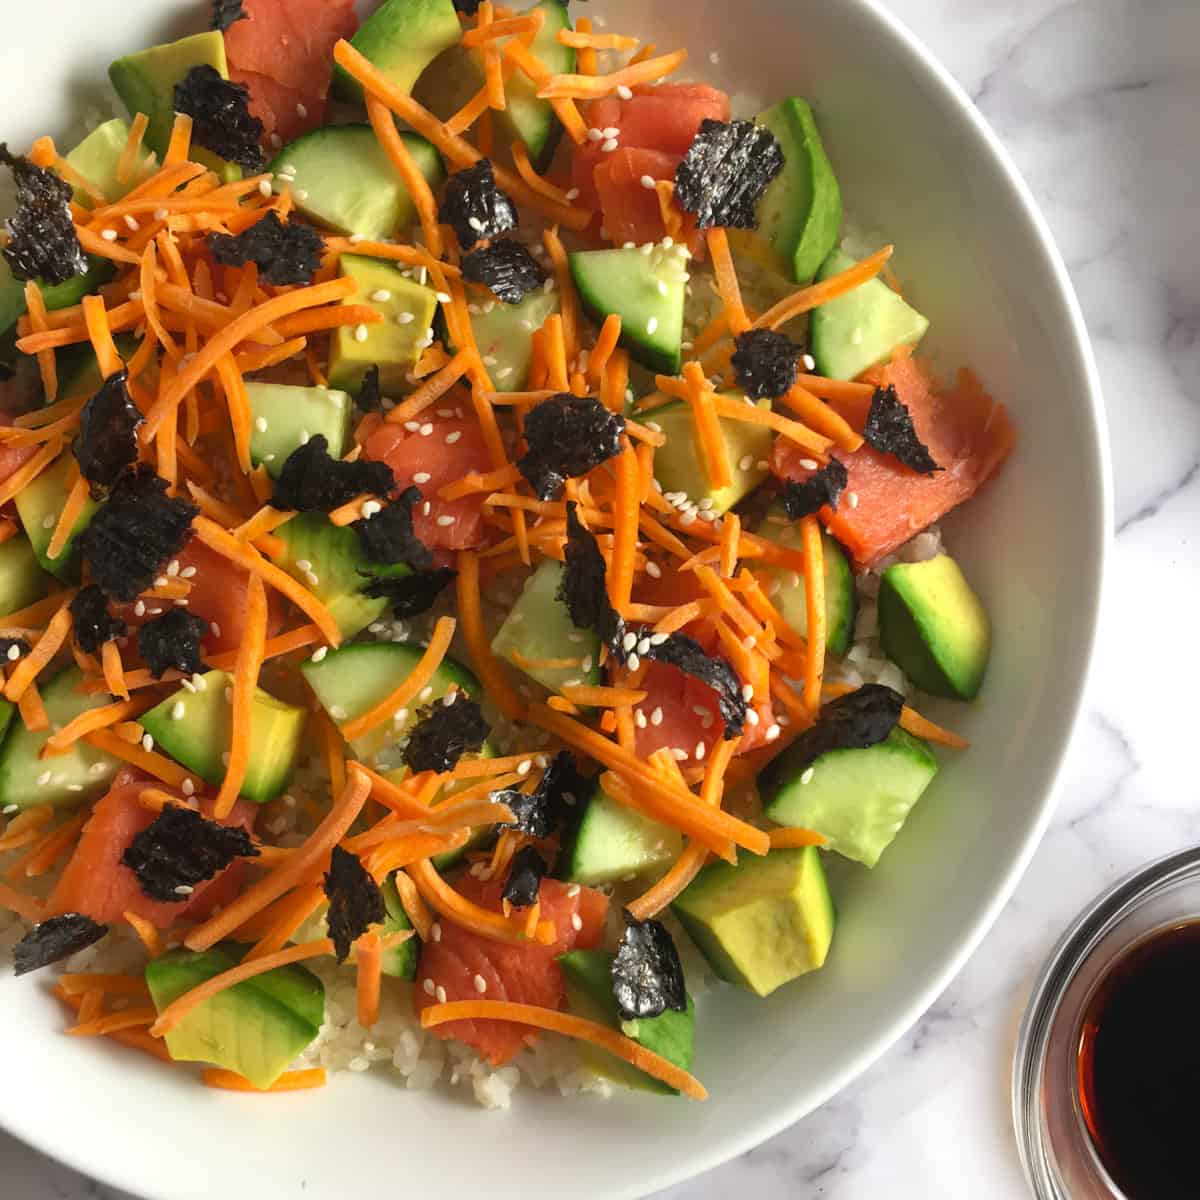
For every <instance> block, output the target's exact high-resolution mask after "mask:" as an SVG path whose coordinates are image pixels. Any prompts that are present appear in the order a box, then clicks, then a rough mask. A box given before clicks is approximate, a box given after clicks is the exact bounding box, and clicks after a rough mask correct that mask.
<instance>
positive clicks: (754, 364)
mask: <svg viewBox="0 0 1200 1200" xmlns="http://www.w3.org/2000/svg"><path fill="white" fill-rule="evenodd" d="M734 345H735V347H736V349H735V350H734V352H733V359H732V362H733V373H734V377H735V378H736V379H737V383H738V387H740V388H741V389H742V391H743V392H745V393H746V395H747V396H749V397H750V399H751V400H775V399H778V398H779V397H780V396H784V395H786V394H787V393H788V392H789V391H791V389H792V385H793V384H794V383H795V382H796V376H797V375H799V374H800V355H801V353H802V352H803V348H802V347H801V346H798V345H796V343H795V342H793V341H792V339H791V338H790V337H788V336H787V335H786V334H783V333H776V332H775V330H773V329H748V330H746V332H745V333H739V334H738V336H737V338H736V339H735V341H734Z"/></svg>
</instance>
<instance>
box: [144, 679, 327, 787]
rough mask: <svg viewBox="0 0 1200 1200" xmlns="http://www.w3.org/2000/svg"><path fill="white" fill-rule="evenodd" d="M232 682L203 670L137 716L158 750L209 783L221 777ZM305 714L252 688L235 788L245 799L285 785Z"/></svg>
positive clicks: (228, 738) (228, 733)
mask: <svg viewBox="0 0 1200 1200" xmlns="http://www.w3.org/2000/svg"><path fill="white" fill-rule="evenodd" d="M201 680H202V681H203V683H201V682H200V681H201ZM232 682H233V681H232V679H231V677H230V676H229V675H227V674H226V673H225V672H224V671H209V672H208V674H206V675H202V676H201V677H200V680H197V681H196V687H195V690H194V691H189V690H186V689H184V688H180V689H179V691H177V692H174V693H172V694H171V695H170V696H168V697H167V698H166V699H165V700H164V701H163V702H162V703H161V704H159V705H157V706H156V707H154V708H152V709H151V710H150V711H149V712H147V713H144V714H143V715H142V718H141V721H142V725H143V727H144V728H145V730H146V732H147V733H148V734H150V736H151V737H153V738H154V741H155V743H156V744H157V746H158V748H159V749H160V750H162V751H163V752H165V753H166V754H169V755H170V756H171V757H172V758H174V759H176V760H178V761H179V762H181V763H182V764H183V765H184V766H185V767H187V769H188V770H189V771H195V772H196V774H197V775H199V776H200V778H201V779H203V780H204V781H205V783H211V784H213V785H214V786H216V785H217V784H219V783H220V782H221V781H222V780H223V779H224V778H225V767H226V764H225V758H226V756H227V754H228V752H229V745H230V741H231V737H232V727H233V705H232V702H231V700H230V699H229V698H228V697H227V695H226V691H227V689H228V688H230V687H231V686H232ZM307 715H308V714H307V713H305V711H304V709H302V708H298V707H297V706H296V705H294V704H284V702H283V701H282V700H276V699H275V697H274V696H271V695H268V694H267V693H266V692H264V691H263V690H262V688H258V689H257V691H256V693H255V697H254V708H253V710H252V711H251V714H250V758H249V762H248V763H247V764H246V778H245V780H244V782H243V783H242V790H241V794H242V795H243V796H244V797H245V798H246V799H247V800H251V801H253V802H254V803H255V804H266V803H267V801H269V800H274V799H275V797H276V796H278V795H279V794H280V793H281V792H282V791H283V789H284V788H285V787H287V783H288V780H289V779H290V778H291V774H292V768H293V767H295V765H296V760H297V759H298V758H299V757H300V746H301V743H302V741H303V739H304V725H305V721H306V719H307Z"/></svg>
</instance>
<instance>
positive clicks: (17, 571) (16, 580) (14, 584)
mask: <svg viewBox="0 0 1200 1200" xmlns="http://www.w3.org/2000/svg"><path fill="white" fill-rule="evenodd" d="M49 585H50V577H49V576H48V575H47V574H46V573H45V572H44V571H43V570H42V568H41V565H40V564H39V563H38V559H37V555H36V554H34V552H33V546H31V545H30V543H29V539H28V538H27V537H25V536H24V535H23V534H20V533H18V534H16V535H15V536H13V537H10V538H9V539H8V541H6V542H0V617H3V616H7V615H8V614H9V613H15V612H16V611H17V610H18V609H22V608H24V607H25V606H26V605H28V604H32V603H33V602H34V601H35V600H40V599H41V598H42V597H43V596H44V595H45V594H46V591H47V589H48V588H49Z"/></svg>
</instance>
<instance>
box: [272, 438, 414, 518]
mask: <svg viewBox="0 0 1200 1200" xmlns="http://www.w3.org/2000/svg"><path fill="white" fill-rule="evenodd" d="M395 483H396V480H395V478H394V476H393V475H392V468H391V467H389V466H388V465H387V463H384V462H364V461H362V460H361V459H360V460H359V461H358V462H343V461H342V460H341V459H340V458H332V457H330V454H329V439H328V438H327V437H326V436H325V435H324V434H323V433H318V434H317V435H316V437H311V438H309V439H308V441H307V442H305V443H304V445H303V446H297V447H296V449H295V450H293V451H292V452H291V454H289V455H288V456H287V460H286V461H285V462H284V464H283V470H282V471H280V472H279V478H278V479H277V480H275V491H274V493H273V495H272V496H271V503H272V505H273V506H274V507H275V508H278V509H294V510H295V511H296V512H332V511H333V509H335V508H339V507H340V506H341V505H343V504H347V503H349V501H351V500H353V499H354V497H355V496H359V495H361V494H362V493H363V492H370V493H371V495H373V496H386V495H387V493H388V492H390V491H391V490H392V488H393V487H394V486H395ZM381 515H382V514H381Z"/></svg>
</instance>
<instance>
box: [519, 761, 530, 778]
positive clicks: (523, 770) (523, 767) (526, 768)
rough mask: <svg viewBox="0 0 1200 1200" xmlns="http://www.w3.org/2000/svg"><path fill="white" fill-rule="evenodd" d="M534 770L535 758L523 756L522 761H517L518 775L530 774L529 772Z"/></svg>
mask: <svg viewBox="0 0 1200 1200" xmlns="http://www.w3.org/2000/svg"><path fill="white" fill-rule="evenodd" d="M532 770H533V760H532V759H529V758H523V759H521V761H520V762H519V763H517V774H518V775H528V774H529V772H530V771H532Z"/></svg>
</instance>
